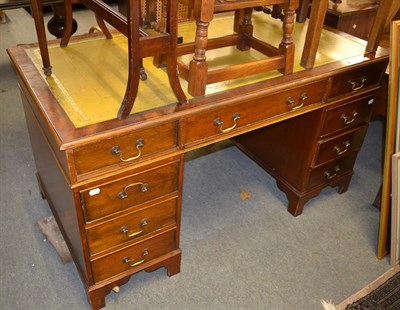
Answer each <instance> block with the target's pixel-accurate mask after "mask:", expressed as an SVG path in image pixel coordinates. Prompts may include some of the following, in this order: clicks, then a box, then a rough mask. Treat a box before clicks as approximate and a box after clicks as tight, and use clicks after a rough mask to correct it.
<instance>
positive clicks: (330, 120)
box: [321, 96, 374, 136]
mask: <svg viewBox="0 0 400 310" xmlns="http://www.w3.org/2000/svg"><path fill="white" fill-rule="evenodd" d="M373 102H374V97H373V96H369V97H365V98H362V99H359V100H356V101H352V102H350V103H347V104H344V105H340V106H333V107H331V108H326V109H325V110H324V116H323V126H322V131H321V136H324V135H327V134H330V133H332V132H335V131H338V130H343V129H346V128H350V127H352V126H355V125H360V124H362V123H367V122H369V120H370V116H371V111H372V104H373Z"/></svg>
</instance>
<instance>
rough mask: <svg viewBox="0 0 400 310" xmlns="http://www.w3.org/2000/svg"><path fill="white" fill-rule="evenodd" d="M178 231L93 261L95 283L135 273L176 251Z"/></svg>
mask: <svg viewBox="0 0 400 310" xmlns="http://www.w3.org/2000/svg"><path fill="white" fill-rule="evenodd" d="M176 247H177V241H176V231H175V229H174V230H170V231H167V232H165V233H163V234H160V235H157V236H155V237H153V238H150V239H147V240H144V241H141V242H139V243H136V244H134V245H132V246H130V247H128V248H125V249H122V250H120V251H118V252H114V253H112V254H110V255H106V256H103V257H101V258H98V259H95V260H93V261H92V271H93V275H94V281H95V282H96V283H97V282H100V281H102V280H105V279H108V278H110V277H112V276H115V275H118V274H120V273H122V272H129V271H130V270H134V271H135V272H136V271H138V269H139V270H140V268H141V267H142V266H143V265H144V264H146V263H147V262H150V261H151V260H153V259H156V258H158V257H160V256H162V255H164V254H167V253H169V252H171V251H173V250H176Z"/></svg>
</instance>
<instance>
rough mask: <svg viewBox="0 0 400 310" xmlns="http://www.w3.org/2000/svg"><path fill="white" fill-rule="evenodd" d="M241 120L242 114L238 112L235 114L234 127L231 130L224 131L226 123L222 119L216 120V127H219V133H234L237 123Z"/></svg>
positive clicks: (233, 118)
mask: <svg viewBox="0 0 400 310" xmlns="http://www.w3.org/2000/svg"><path fill="white" fill-rule="evenodd" d="M239 119H240V113H239V112H236V113H235V114H233V117H232V120H233V125H232V126H231V127H229V128H226V129H224V122H223V121H222V120H221V119H220V118H216V119H215V120H214V125H215V126H218V127H219V131H221V132H222V133H227V132H230V131H232V130H233V129H235V128H236V125H237V121H238V120H239Z"/></svg>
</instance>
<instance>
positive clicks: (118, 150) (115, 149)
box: [111, 139, 144, 162]
mask: <svg viewBox="0 0 400 310" xmlns="http://www.w3.org/2000/svg"><path fill="white" fill-rule="evenodd" d="M143 145H144V140H143V139H137V140H136V144H135V146H136V149H137V150H138V154H137V155H136V156H132V157H129V158H127V159H124V158H122V151H121V148H120V147H119V146H118V145H116V146H113V147H112V148H111V154H113V155H118V154H119V159H120V160H121V161H123V162H127V161H132V160H135V159H138V158H139V157H140V156H141V155H142V150H141V148H142V147H143Z"/></svg>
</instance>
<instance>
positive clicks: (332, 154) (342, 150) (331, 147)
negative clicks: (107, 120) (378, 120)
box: [312, 125, 368, 167]
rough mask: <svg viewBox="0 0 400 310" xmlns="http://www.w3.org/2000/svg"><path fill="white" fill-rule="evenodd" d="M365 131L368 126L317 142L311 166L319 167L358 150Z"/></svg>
mask: <svg viewBox="0 0 400 310" xmlns="http://www.w3.org/2000/svg"><path fill="white" fill-rule="evenodd" d="M367 129H368V125H364V126H362V127H357V128H355V129H354V130H352V131H346V132H344V133H340V134H339V135H336V136H335V137H333V138H329V139H323V140H319V141H318V146H317V152H316V156H315V158H314V161H313V164H312V166H313V167H316V166H319V165H321V164H324V163H327V162H329V161H332V160H335V159H337V158H339V157H342V156H345V155H347V154H349V153H351V152H353V151H355V150H359V149H360V148H361V146H362V144H363V141H364V137H365V134H366V133H367Z"/></svg>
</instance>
